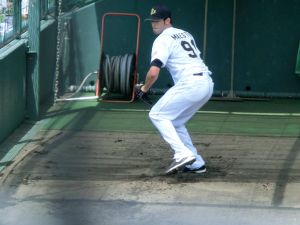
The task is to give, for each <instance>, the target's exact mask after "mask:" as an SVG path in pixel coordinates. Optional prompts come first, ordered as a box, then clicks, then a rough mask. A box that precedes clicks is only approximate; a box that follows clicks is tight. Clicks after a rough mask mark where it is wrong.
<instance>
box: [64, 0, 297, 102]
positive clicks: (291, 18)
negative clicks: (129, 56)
mask: <svg viewBox="0 0 300 225" xmlns="http://www.w3.org/2000/svg"><path fill="white" fill-rule="evenodd" d="M160 2H161V1H156V0H153V1H146V0H126V1H119V0H101V1H97V2H96V3H95V4H91V5H89V6H86V7H84V8H81V9H80V10H78V11H73V12H72V14H71V15H70V14H69V15H68V16H70V17H71V18H72V31H71V32H72V41H71V44H72V48H71V49H72V50H71V53H70V57H69V58H73V59H72V60H71V61H70V65H69V74H68V75H69V76H72V77H73V78H72V79H71V80H72V81H73V82H75V83H76V82H79V80H82V77H83V76H84V75H86V74H87V73H89V72H91V71H94V70H95V69H97V68H98V67H99V55H100V54H99V52H100V38H99V37H100V31H101V17H102V15H103V14H104V13H107V12H127V13H137V14H139V15H140V16H141V19H142V21H141V34H140V35H141V36H140V51H139V64H138V72H139V75H140V80H143V79H144V77H145V73H146V72H147V69H148V65H149V60H150V53H151V46H152V42H153V40H154V38H155V36H154V35H153V34H152V30H151V26H150V24H149V22H144V18H146V17H147V16H148V13H149V9H150V8H151V6H152V5H155V4H157V3H160ZM163 3H165V4H166V5H168V6H169V7H170V9H171V10H172V12H173V23H174V26H176V27H179V28H183V29H186V30H188V31H190V32H191V33H192V34H194V36H195V39H196V41H197V44H198V47H199V49H200V50H201V51H202V53H205V56H204V55H202V56H203V58H205V62H206V64H207V65H208V66H209V68H210V69H211V70H212V72H213V75H212V76H213V79H214V81H215V94H216V95H220V94H221V95H222V94H224V95H226V94H228V92H229V91H230V89H231V76H233V87H232V88H233V90H234V91H235V93H236V94H237V95H241V96H245V95H249V96H251V95H252V96H274V97H276V96H293V97H294V96H296V97H298V96H299V95H300V79H299V76H296V75H295V61H296V56H297V50H298V45H299V39H300V29H299V26H297V24H298V23H299V21H300V13H299V12H300V1H298V0H288V1H276V0H270V1H264V0H253V1H248V0H236V18H235V24H236V26H235V36H234V37H233V30H234V27H233V19H234V18H233V12H234V11H233V9H234V0H222V1H219V0H207V30H206V33H205V29H204V28H205V27H204V21H205V20H204V19H205V6H206V5H205V4H206V1H205V0H185V1H172V0H165V1H164V2H163ZM135 26H136V21H135V20H134V19H131V20H130V19H125V18H117V17H114V18H113V17H110V18H107V20H106V24H105V36H104V52H105V53H107V54H109V55H119V54H120V55H122V54H124V52H129V53H130V52H133V51H134V47H135V34H134V32H135ZM205 34H206V43H205V42H204V41H205V39H204V35H205ZM233 41H234V42H233ZM204 47H205V49H203V48H204ZM232 55H233V56H234V61H232ZM171 83H172V81H171V79H170V77H169V75H168V73H167V72H166V71H163V73H162V74H161V76H160V77H159V80H158V82H157V83H156V84H155V86H154V87H155V88H167V87H169V86H170V85H171Z"/></svg>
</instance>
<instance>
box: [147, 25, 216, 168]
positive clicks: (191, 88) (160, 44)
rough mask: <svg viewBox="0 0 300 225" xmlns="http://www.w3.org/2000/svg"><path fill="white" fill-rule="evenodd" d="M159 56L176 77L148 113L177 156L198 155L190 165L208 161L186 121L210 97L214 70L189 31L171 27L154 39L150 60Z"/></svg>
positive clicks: (194, 165) (177, 158)
mask: <svg viewBox="0 0 300 225" xmlns="http://www.w3.org/2000/svg"><path fill="white" fill-rule="evenodd" d="M155 59H159V60H160V61H161V62H162V64H163V65H162V67H166V68H167V70H168V71H169V72H170V74H171V76H172V79H173V81H174V86H173V87H171V88H170V89H169V90H168V91H167V92H166V93H165V94H164V95H163V96H162V97H161V98H160V99H159V101H158V102H157V103H156V104H155V105H154V106H153V107H152V109H151V111H150V113H149V117H150V119H151V121H152V123H153V124H154V125H155V126H156V128H157V129H158V130H159V132H160V134H161V136H162V137H163V138H164V140H165V141H166V142H167V143H169V144H170V146H171V148H172V149H173V150H174V159H175V160H180V159H181V158H183V157H187V156H192V155H194V156H195V157H196V161H195V162H194V163H193V164H192V165H191V166H190V168H191V169H194V168H199V167H201V166H203V165H204V164H205V162H204V160H203V158H202V157H201V156H200V155H199V154H198V152H197V149H196V148H195V147H194V145H193V143H192V140H191V138H190V135H189V134H188V131H187V129H186V127H185V123H186V122H187V121H188V120H189V119H190V118H191V117H192V116H193V115H194V114H195V113H196V112H197V111H198V110H199V109H200V108H201V107H202V106H203V105H204V104H205V103H206V102H207V101H208V100H209V99H210V98H211V96H212V93H213V86H214V84H213V81H212V79H211V77H210V74H211V72H210V71H209V69H208V68H207V66H206V65H205V64H204V62H203V61H202V59H201V57H200V51H199V50H198V48H197V47H196V44H195V40H194V38H193V37H192V35H191V34H189V33H188V32H186V31H184V30H181V29H177V28H174V27H169V28H167V29H165V30H164V31H163V32H162V33H161V34H160V35H159V36H158V37H157V38H156V39H155V41H154V43H153V46H152V55H151V62H152V61H153V60H155Z"/></svg>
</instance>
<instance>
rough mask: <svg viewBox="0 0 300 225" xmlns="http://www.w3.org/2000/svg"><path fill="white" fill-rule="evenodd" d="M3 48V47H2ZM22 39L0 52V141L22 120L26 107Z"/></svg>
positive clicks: (24, 47) (24, 50)
mask: <svg viewBox="0 0 300 225" xmlns="http://www.w3.org/2000/svg"><path fill="white" fill-rule="evenodd" d="M2 50H4V49H2ZM25 52H26V46H25V42H24V41H18V43H15V46H14V48H10V49H9V50H7V51H6V52H4V51H2V52H1V54H0V69H1V73H0V126H1V129H0V142H1V141H2V140H4V138H6V137H7V136H8V135H9V134H10V133H11V132H12V131H13V130H14V129H16V127H18V126H19V124H20V123H21V122H22V121H23V119H24V116H25V109H26V90H25V78H26V63H25Z"/></svg>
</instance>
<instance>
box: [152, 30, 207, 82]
mask: <svg viewBox="0 0 300 225" xmlns="http://www.w3.org/2000/svg"><path fill="white" fill-rule="evenodd" d="M154 59H159V60H160V61H161V62H162V63H163V65H162V67H166V68H167V69H168V71H169V72H170V74H171V76H172V78H173V81H174V83H177V82H178V81H179V80H180V79H185V78H187V77H188V76H192V75H193V74H194V73H201V72H207V73H209V74H211V72H210V71H209V70H208V68H207V66H206V65H205V64H204V62H203V61H202V59H201V57H200V51H199V49H198V48H197V46H196V43H195V40H194V38H193V36H192V35H191V34H189V33H188V32H186V31H184V30H181V29H177V28H174V27H169V28H167V29H165V30H164V31H163V32H162V33H161V34H160V35H159V36H158V37H157V38H156V39H155V41H154V43H153V46H152V54H151V62H152V61H153V60H154Z"/></svg>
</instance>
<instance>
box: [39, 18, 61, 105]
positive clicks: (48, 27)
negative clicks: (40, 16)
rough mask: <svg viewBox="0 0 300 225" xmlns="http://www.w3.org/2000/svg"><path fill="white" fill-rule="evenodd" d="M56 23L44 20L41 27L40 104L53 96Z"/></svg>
mask: <svg viewBox="0 0 300 225" xmlns="http://www.w3.org/2000/svg"><path fill="white" fill-rule="evenodd" d="M56 31H57V23H56V22H54V21H53V20H50V21H48V22H46V23H45V24H44V25H43V26H42V29H41V34H40V35H41V39H40V79H39V81H40V104H43V103H44V102H46V101H48V100H49V97H53V84H54V77H55V76H54V75H55V62H56V36H57V32H56Z"/></svg>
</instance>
